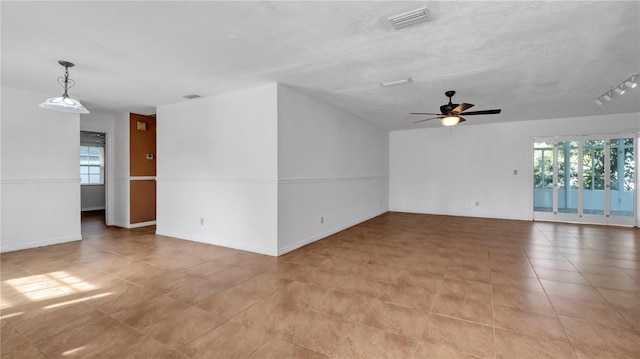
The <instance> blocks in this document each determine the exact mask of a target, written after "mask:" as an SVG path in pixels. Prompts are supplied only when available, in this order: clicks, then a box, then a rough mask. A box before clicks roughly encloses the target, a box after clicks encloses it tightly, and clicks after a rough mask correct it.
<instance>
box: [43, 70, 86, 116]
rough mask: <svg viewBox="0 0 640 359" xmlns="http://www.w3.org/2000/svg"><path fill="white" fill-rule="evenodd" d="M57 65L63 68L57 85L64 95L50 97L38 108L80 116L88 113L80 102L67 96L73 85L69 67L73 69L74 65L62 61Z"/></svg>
mask: <svg viewBox="0 0 640 359" xmlns="http://www.w3.org/2000/svg"><path fill="white" fill-rule="evenodd" d="M58 63H59V64H60V65H61V66H64V77H58V83H59V84H60V86H62V87H63V88H64V93H63V94H62V96H58V97H51V98H48V99H46V100H44V101H43V102H42V103H41V104H39V105H38V107H40V108H44V109H47V110H53V111H59V112H68V113H80V114H87V113H89V110H87V108H86V107H84V106H83V105H82V104H81V103H80V101H78V100H75V99H73V98H71V97H69V94H68V93H67V91H68V90H69V89H70V88H72V87H73V86H74V85H75V81H73V80H72V79H70V78H69V67H73V66H74V64H73V63H72V62H69V61H63V60H60V61H58Z"/></svg>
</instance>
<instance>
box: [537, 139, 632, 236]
mask: <svg viewBox="0 0 640 359" xmlns="http://www.w3.org/2000/svg"><path fill="white" fill-rule="evenodd" d="M619 138H633V141H634V163H635V166H634V167H635V168H636V172H637V163H638V160H637V156H638V135H637V133H634V132H623V133H611V134H598V135H566V136H536V137H534V138H533V143H532V144H531V147H532V148H533V144H534V143H536V142H549V143H553V144H554V149H553V210H552V211H551V212H539V211H535V198H534V196H535V189H534V186H533V183H532V185H531V186H530V190H531V198H532V203H533V204H534V205H532V206H531V210H532V212H533V213H532V217H533V220H534V221H552V222H567V223H585V224H605V225H618V226H635V225H636V216H637V210H638V203H637V202H638V200H637V198H638V193H637V191H638V188H637V186H636V188H634V195H633V212H634V213H633V216H631V217H623V216H611V213H610V212H611V186H610V179H611V178H610V177H611V168H610V167H611V166H610V165H611V164H610V158H611V157H610V156H611V154H610V151H611V140H612V139H619ZM596 139H597V140H604V142H605V158H604V162H605V173H604V175H605V178H604V181H605V190H604V214H603V215H593V214H585V213H584V188H583V174H584V164H583V155H584V153H583V151H584V141H589V140H596ZM561 141H577V142H578V179H579V180H578V199H577V202H578V205H577V207H578V212H577V213H560V212H558V152H557V151H558V145H557V143H558V142H561ZM637 183H638V174H637V173H634V184H637Z"/></svg>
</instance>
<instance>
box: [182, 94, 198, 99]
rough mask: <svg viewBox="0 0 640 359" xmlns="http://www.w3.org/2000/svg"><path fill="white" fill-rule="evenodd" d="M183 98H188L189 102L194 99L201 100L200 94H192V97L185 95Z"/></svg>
mask: <svg viewBox="0 0 640 359" xmlns="http://www.w3.org/2000/svg"><path fill="white" fill-rule="evenodd" d="M182 97H184V98H186V99H189V100H193V99H194V98H199V97H201V96H200V95H198V94H195V93H192V94H190V95H184V96H182Z"/></svg>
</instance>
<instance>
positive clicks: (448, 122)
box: [440, 116, 460, 127]
mask: <svg viewBox="0 0 640 359" xmlns="http://www.w3.org/2000/svg"><path fill="white" fill-rule="evenodd" d="M440 123H442V125H443V126H447V127H449V126H455V125H457V124H458V123H460V117H458V116H447V117H443V118H442V119H441V120H440Z"/></svg>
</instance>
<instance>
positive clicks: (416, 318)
mask: <svg viewBox="0 0 640 359" xmlns="http://www.w3.org/2000/svg"><path fill="white" fill-rule="evenodd" d="M427 317H428V316H427V314H424V313H420V312H418V311H416V310H414V309H411V308H408V307H403V306H400V305H396V304H391V303H386V302H381V301H377V300H374V301H373V302H372V304H371V306H370V307H369V310H368V311H367V313H366V315H365V316H364V318H363V319H362V323H363V324H366V325H369V326H372V327H375V328H378V329H381V330H383V331H385V332H388V333H393V334H397V335H401V336H404V337H407V338H413V339H419V338H420V335H421V334H422V331H423V330H424V328H425V325H426V321H427Z"/></svg>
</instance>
